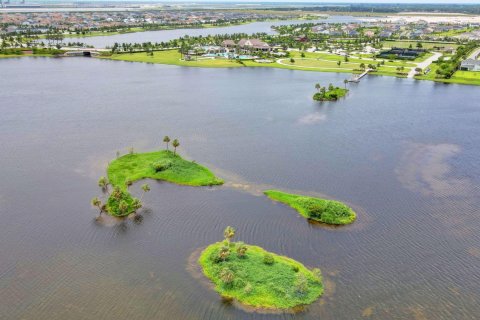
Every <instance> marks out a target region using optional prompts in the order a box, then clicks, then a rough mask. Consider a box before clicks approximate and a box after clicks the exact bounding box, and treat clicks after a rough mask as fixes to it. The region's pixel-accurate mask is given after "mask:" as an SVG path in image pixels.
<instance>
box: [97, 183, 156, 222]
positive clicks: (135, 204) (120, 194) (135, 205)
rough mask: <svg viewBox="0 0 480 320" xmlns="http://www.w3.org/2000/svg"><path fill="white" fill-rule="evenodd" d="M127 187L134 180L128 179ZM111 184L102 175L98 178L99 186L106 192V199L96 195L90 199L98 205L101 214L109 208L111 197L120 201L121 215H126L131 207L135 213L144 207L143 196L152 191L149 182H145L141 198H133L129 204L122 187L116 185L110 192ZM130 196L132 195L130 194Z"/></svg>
mask: <svg viewBox="0 0 480 320" xmlns="http://www.w3.org/2000/svg"><path fill="white" fill-rule="evenodd" d="M125 184H126V186H127V188H128V186H130V185H131V184H132V182H131V181H130V180H127V182H126V183H125ZM110 185H111V183H110V182H109V181H108V179H107V178H106V177H104V176H102V177H100V178H99V179H98V186H99V187H100V188H101V189H102V192H103V193H106V195H107V196H106V201H105V202H103V201H102V200H101V199H100V198H99V197H94V198H92V200H91V201H90V203H91V205H92V206H93V207H96V208H98V210H99V215H100V216H101V215H102V213H103V212H106V211H107V210H108V207H107V203H108V202H109V199H113V200H114V201H116V202H117V203H118V211H119V212H118V213H119V214H120V215H125V214H126V213H127V211H128V210H129V207H130V208H131V210H133V211H132V212H133V213H136V212H137V211H138V210H139V209H140V208H142V207H143V203H142V200H143V196H144V195H145V194H146V193H147V192H149V191H150V186H149V185H148V184H146V183H145V184H143V185H142V186H141V189H142V191H143V193H142V195H141V197H140V199H138V198H133V199H132V200H131V204H130V205H129V204H128V203H127V201H125V192H124V191H122V189H120V187H118V186H115V187H114V188H113V190H112V191H111V192H110V190H109V188H108V187H109V186H110ZM127 194H128V193H127ZM128 197H130V196H128Z"/></svg>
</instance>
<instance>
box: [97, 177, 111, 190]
mask: <svg viewBox="0 0 480 320" xmlns="http://www.w3.org/2000/svg"><path fill="white" fill-rule="evenodd" d="M108 185H109V182H108V179H107V178H105V177H104V176H102V177H100V178H99V179H98V186H99V187H100V188H102V190H103V191H108Z"/></svg>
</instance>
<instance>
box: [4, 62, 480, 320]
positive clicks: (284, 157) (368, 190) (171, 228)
mask: <svg viewBox="0 0 480 320" xmlns="http://www.w3.org/2000/svg"><path fill="white" fill-rule="evenodd" d="M0 72H1V77H0V88H1V90H0V114H1V119H0V148H1V150H0V151H1V155H2V156H1V157H0V217H1V219H2V223H1V224H0V257H1V261H0V318H2V319H48V320H52V319H292V318H295V319H363V318H370V319H475V318H477V317H478V314H479V312H480V236H479V232H478V230H479V227H480V221H479V210H478V208H479V205H480V189H479V185H480V179H479V177H480V162H479V161H478V159H479V157H480V150H479V148H478V146H479V143H480V126H479V121H480V104H479V102H478V101H480V90H479V88H478V87H473V86H458V85H443V84H436V83H433V82H420V81H415V80H411V79H395V78H389V77H375V76H368V77H366V78H364V79H362V81H361V83H359V84H356V85H351V87H350V89H351V91H350V94H349V95H348V97H347V98H345V99H342V100H340V101H338V102H336V103H322V104H319V103H315V102H313V101H312V99H311V96H312V94H313V93H314V91H315V89H314V85H315V83H317V82H319V83H321V84H322V85H328V83H330V82H331V83H333V84H338V85H342V84H343V79H344V77H345V75H344V74H334V73H315V72H302V71H293V70H281V69H272V68H265V69H263V68H257V69H253V68H252V69H247V68H245V69H240V68H236V69H203V68H184V67H176V66H162V65H152V64H141V63H128V62H121V61H102V60H97V59H88V58H64V59H53V58H18V59H3V60H0ZM167 134H168V135H170V137H172V138H179V139H180V142H181V147H180V148H179V151H180V153H181V154H182V155H184V156H186V157H188V158H189V159H194V160H196V161H197V162H199V163H202V164H206V165H208V166H209V167H211V168H212V169H213V170H214V171H215V172H216V173H218V174H219V175H220V176H221V177H223V178H224V179H225V180H226V182H227V183H226V185H225V186H221V187H215V188H208V187H207V188H193V187H179V186H175V185H172V184H168V183H161V182H155V181H150V182H149V183H150V185H151V188H152V190H151V192H150V193H148V194H147V195H146V196H145V198H144V199H145V204H146V209H145V210H143V211H142V212H141V215H142V216H143V220H142V221H141V222H137V223H136V222H134V221H132V220H125V221H124V222H122V223H116V224H111V223H109V222H108V221H103V222H96V220H95V217H96V214H97V212H96V211H95V210H94V209H93V208H91V206H90V199H91V198H92V197H93V196H96V195H100V190H99V189H98V187H97V179H98V177H99V176H101V175H104V174H105V168H106V165H107V163H108V161H109V160H111V159H112V158H114V157H115V153H116V151H117V150H120V151H121V152H122V153H124V152H126V151H127V149H128V147H130V146H133V147H134V148H135V149H136V150H138V151H148V150H155V149H158V148H162V147H163V144H162V142H161V141H162V137H163V136H164V135H167ZM139 185H140V183H137V184H135V185H134V186H133V187H132V192H133V193H134V194H137V195H139V194H140V191H139ZM271 187H274V188H279V189H282V190H286V191H295V192H303V193H308V194H319V195H325V196H326V197H329V198H334V199H338V200H341V201H345V202H347V203H349V204H350V205H352V206H353V207H354V208H355V209H356V210H357V212H358V220H357V221H356V222H355V223H354V224H352V225H350V226H346V227H341V228H329V227H324V226H318V225H311V224H309V223H308V222H307V221H306V220H304V219H303V218H301V217H299V215H298V214H297V213H296V212H295V211H293V210H291V209H289V208H287V207H286V206H283V205H280V204H276V203H273V202H272V201H270V200H268V199H267V198H265V197H263V196H261V195H260V194H259V192H260V191H261V190H264V189H265V188H271ZM227 225H231V226H234V227H236V228H237V238H238V239H239V240H243V241H245V242H247V243H252V244H257V245H260V246H262V247H264V248H265V249H267V250H270V251H272V252H276V253H279V254H283V255H287V256H290V257H292V258H294V259H297V260H299V261H301V262H303V263H304V264H306V265H307V266H310V267H320V268H321V269H322V271H323V274H324V277H325V285H326V290H325V295H324V296H323V297H322V298H321V299H320V300H319V302H318V303H315V304H313V305H311V306H309V307H308V308H307V310H305V311H304V312H303V313H300V314H297V315H295V316H293V315H265V314H252V313H247V312H244V311H242V310H239V309H237V308H236V307H234V306H231V305H229V304H228V303H224V302H222V300H221V299H220V298H219V296H218V295H217V294H216V293H215V292H213V291H210V290H209V289H208V288H206V287H205V286H204V285H203V284H202V283H200V282H198V281H197V280H196V279H194V278H193V277H192V276H191V274H190V272H189V271H188V265H189V262H188V259H189V257H190V255H191V254H192V252H194V251H195V250H196V249H198V248H200V247H203V246H206V245H208V244H210V243H212V242H215V241H218V240H220V239H221V238H222V231H223V229H224V228H225V226H227Z"/></svg>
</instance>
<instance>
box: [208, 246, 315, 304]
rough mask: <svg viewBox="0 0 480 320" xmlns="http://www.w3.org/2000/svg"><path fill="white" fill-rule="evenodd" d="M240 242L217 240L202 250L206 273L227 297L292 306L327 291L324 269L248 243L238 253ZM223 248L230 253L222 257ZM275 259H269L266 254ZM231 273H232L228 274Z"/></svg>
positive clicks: (310, 299)
mask: <svg viewBox="0 0 480 320" xmlns="http://www.w3.org/2000/svg"><path fill="white" fill-rule="evenodd" d="M237 246H238V243H237V244H236V243H228V242H217V243H214V244H212V245H210V246H208V247H207V248H206V249H205V250H204V251H203V252H202V254H201V256H200V259H199V263H200V266H201V267H202V270H203V273H204V274H205V275H206V276H207V277H208V278H209V279H210V280H211V281H212V282H213V283H214V284H215V290H216V291H217V292H218V293H219V294H220V295H222V296H223V297H227V298H233V299H236V300H238V301H239V302H241V303H242V304H245V305H247V306H251V307H255V308H263V309H274V310H275V309H288V308H293V307H295V306H299V305H306V304H310V303H312V302H314V301H315V300H317V299H318V297H319V296H320V295H321V294H322V293H323V285H322V277H321V274H320V270H318V269H317V270H316V271H314V272H312V270H309V269H307V268H306V267H305V266H304V265H303V264H301V263H300V262H297V261H295V260H293V259H290V258H287V257H284V256H279V255H276V254H274V253H269V252H267V251H265V250H264V249H262V248H260V247H257V246H252V245H244V246H245V247H246V253H245V255H244V256H243V257H241V256H238V255H237ZM222 248H224V249H223V250H224V252H226V251H227V252H228V257H227V258H226V259H225V260H223V259H220V258H219V253H220V252H221V250H222ZM266 254H270V256H271V258H272V259H271V260H268V262H272V263H266V262H265V255H266ZM227 276H228V277H227Z"/></svg>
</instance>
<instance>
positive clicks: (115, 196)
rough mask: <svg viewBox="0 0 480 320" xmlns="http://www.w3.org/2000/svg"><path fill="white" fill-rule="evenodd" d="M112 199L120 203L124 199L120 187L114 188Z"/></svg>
mask: <svg viewBox="0 0 480 320" xmlns="http://www.w3.org/2000/svg"><path fill="white" fill-rule="evenodd" d="M112 197H113V199H115V200H117V201H120V200H121V199H122V190H120V188H119V187H115V188H113V192H112Z"/></svg>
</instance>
